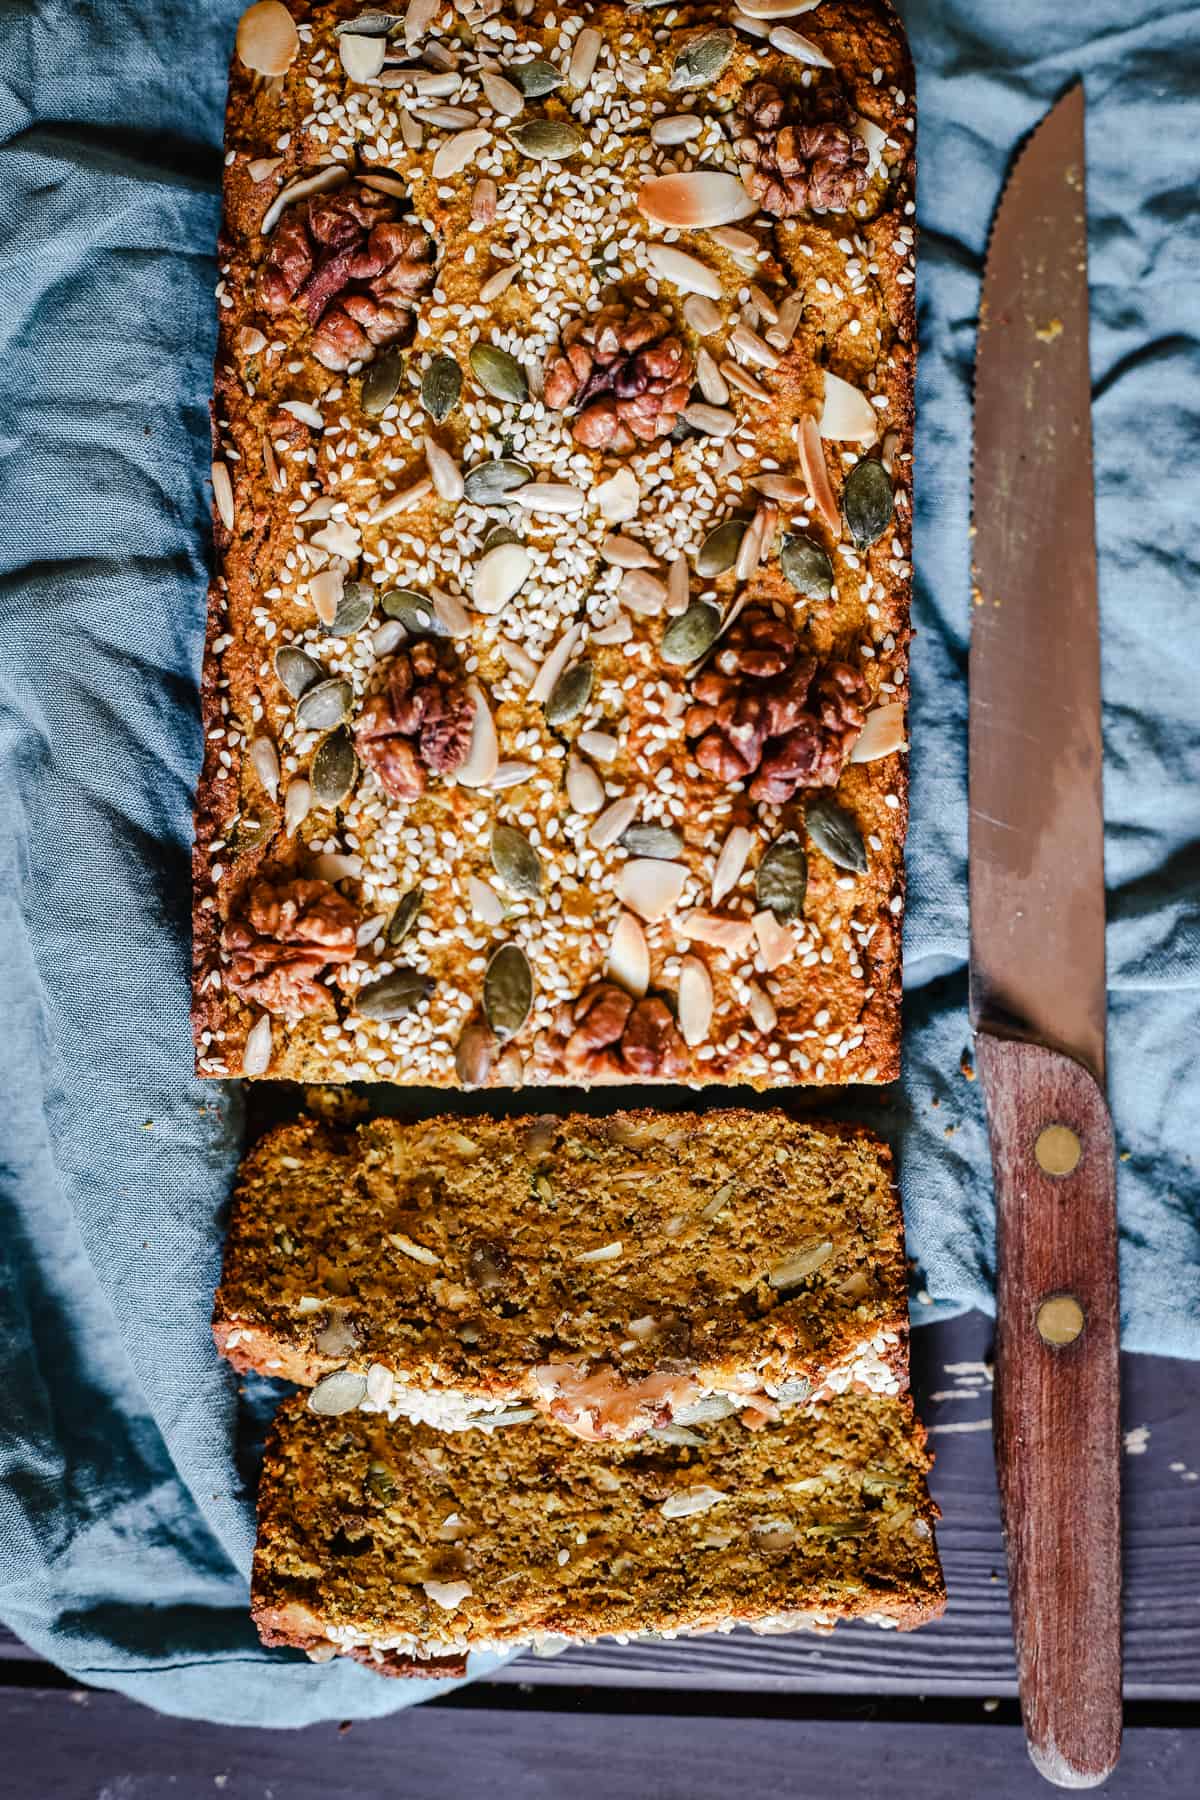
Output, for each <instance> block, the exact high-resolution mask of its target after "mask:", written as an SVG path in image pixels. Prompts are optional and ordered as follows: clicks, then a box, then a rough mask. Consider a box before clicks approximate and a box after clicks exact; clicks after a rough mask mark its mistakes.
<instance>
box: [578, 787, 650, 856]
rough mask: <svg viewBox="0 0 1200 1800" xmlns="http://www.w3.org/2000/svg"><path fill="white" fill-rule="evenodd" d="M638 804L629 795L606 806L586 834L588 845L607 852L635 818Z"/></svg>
mask: <svg viewBox="0 0 1200 1800" xmlns="http://www.w3.org/2000/svg"><path fill="white" fill-rule="evenodd" d="M637 813H638V803H637V801H636V800H635V799H633V798H632V796H630V795H629V794H625V795H623V796H622V798H621V799H620V800H614V801H613V803H612V805H611V806H606V807H605V809H604V811H603V812H602V813H601V814H600V817H599V818H598V819H597V820H596V822H595V824H594V825H593V826H592V828H591V830H590V831H589V832H588V843H589V844H591V845H592V847H593V849H596V850H607V849H608V847H609V845H610V844H615V843H616V841H617V839H618V838H619V837H620V835H621V833H622V832H623V831H624V830H625V827H626V826H627V825H631V824H632V823H633V821H634V820H635V819H636V818H637Z"/></svg>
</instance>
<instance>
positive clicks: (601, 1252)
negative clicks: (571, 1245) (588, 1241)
mask: <svg viewBox="0 0 1200 1800" xmlns="http://www.w3.org/2000/svg"><path fill="white" fill-rule="evenodd" d="M624 1254H625V1246H624V1244H622V1242H621V1240H620V1238H617V1239H616V1241H615V1242H614V1243H611V1244H598V1245H597V1246H596V1248H595V1249H594V1250H581V1251H580V1252H579V1254H578V1256H577V1257H576V1258H575V1261H576V1262H580V1263H598V1262H616V1261H617V1259H618V1257H621V1256H624Z"/></svg>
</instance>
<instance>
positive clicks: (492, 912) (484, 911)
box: [467, 875, 504, 925]
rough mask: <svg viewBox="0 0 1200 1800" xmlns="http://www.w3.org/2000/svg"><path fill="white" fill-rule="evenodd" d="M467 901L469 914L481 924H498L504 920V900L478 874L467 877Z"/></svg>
mask: <svg viewBox="0 0 1200 1800" xmlns="http://www.w3.org/2000/svg"><path fill="white" fill-rule="evenodd" d="M467 901H468V903H469V905H470V908H471V916H472V918H474V919H477V920H478V921H479V923H480V924H481V925H500V924H502V923H503V920H504V902H503V900H501V898H500V896H499V894H498V893H497V892H496V890H495V889H494V888H490V887H489V886H488V884H487V882H486V881H481V880H480V879H479V877H478V875H468V877H467Z"/></svg>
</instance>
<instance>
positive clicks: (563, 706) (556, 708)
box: [546, 658, 594, 725]
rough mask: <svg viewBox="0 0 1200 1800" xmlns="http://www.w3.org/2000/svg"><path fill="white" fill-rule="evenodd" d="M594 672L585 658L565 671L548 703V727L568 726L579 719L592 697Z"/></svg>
mask: <svg viewBox="0 0 1200 1800" xmlns="http://www.w3.org/2000/svg"><path fill="white" fill-rule="evenodd" d="M593 675H594V670H593V668H592V665H591V663H590V662H588V661H587V659H586V658H585V659H584V661H583V662H577V663H575V664H573V665H572V667H571V668H569V669H564V670H563V672H562V674H561V675H560V676H559V678H558V680H557V681H556V682H555V684H554V686H553V688H552V689H551V690H550V698H549V699H548V700H547V701H546V723H547V725H567V724H569V723H570V721H571V720H572V719H576V718H578V717H579V714H580V713H581V712H582V711H583V709H584V707H585V706H586V705H587V703H588V701H589V700H590V699H591V697H592V680H593Z"/></svg>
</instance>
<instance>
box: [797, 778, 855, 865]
mask: <svg viewBox="0 0 1200 1800" xmlns="http://www.w3.org/2000/svg"><path fill="white" fill-rule="evenodd" d="M804 829H805V830H806V831H807V833H808V835H809V837H810V838H811V839H812V841H813V843H814V844H815V845H816V846H817V849H818V850H823V851H824V852H825V855H826V856H827V857H828V858H829V860H830V862H831V863H832V864H833V865H834V867H835V868H838V869H846V870H848V871H849V873H850V874H851V875H865V874H866V872H867V849H866V845H865V844H864V843H863V835H862V832H861V831H860V830H859V829H858V826H857V824H856V823H855V821H854V820H853V819H852V818H851V816H850V814H849V813H848V812H847V811H846V809H845V807H843V806H839V805H838V803H837V801H836V800H835V799H834V798H833V796H832V795H831V794H817V795H815V796H814V798H813V799H811V800H810V801H809V803H808V809H807V811H806V812H805V815H804Z"/></svg>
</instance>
